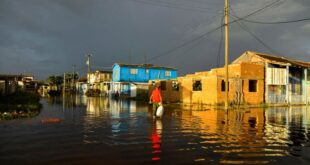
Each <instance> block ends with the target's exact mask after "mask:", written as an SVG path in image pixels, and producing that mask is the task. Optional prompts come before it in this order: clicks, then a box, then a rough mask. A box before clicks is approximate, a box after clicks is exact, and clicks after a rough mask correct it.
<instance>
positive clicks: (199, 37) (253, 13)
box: [149, 0, 280, 61]
mask: <svg viewBox="0 0 310 165" xmlns="http://www.w3.org/2000/svg"><path fill="white" fill-rule="evenodd" d="M278 2H280V0H276V1H274V2H272V3H269V4H267V5H266V6H264V7H262V8H260V9H257V10H256V11H254V12H252V13H250V14H248V15H246V16H244V17H242V18H243V19H244V18H247V17H250V16H253V15H255V14H259V13H260V12H262V11H263V10H265V9H267V8H268V7H271V6H273V5H275V4H276V3H278ZM239 20H241V19H236V20H233V21H230V22H229V23H228V24H232V23H235V22H237V21H239ZM223 26H224V25H221V26H218V27H216V28H214V29H211V30H209V31H207V32H205V33H203V34H202V35H200V36H198V37H196V38H193V39H191V40H189V41H187V42H184V43H182V44H181V45H179V46H176V47H174V48H172V49H170V50H168V51H166V52H164V53H161V54H159V55H157V56H153V57H151V58H149V61H151V60H154V59H157V58H159V57H162V56H166V55H169V54H171V53H172V52H174V51H176V50H178V49H180V48H182V47H184V46H186V45H188V44H190V43H192V42H195V41H197V40H199V39H201V38H203V37H205V36H207V35H209V34H211V33H213V32H215V31H217V30H219V29H220V28H222V27H223Z"/></svg>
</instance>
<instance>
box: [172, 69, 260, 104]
mask: <svg viewBox="0 0 310 165" xmlns="http://www.w3.org/2000/svg"><path fill="white" fill-rule="evenodd" d="M228 68H229V71H230V72H229V73H230V74H229V80H228V83H229V87H228V91H229V102H230V103H233V104H244V103H249V104H260V103H263V95H264V68H263V66H261V65H258V64H251V63H240V64H231V65H229V66H228ZM177 80H178V83H179V86H180V87H179V88H180V101H181V102H183V103H185V104H209V105H221V104H224V102H225V68H216V69H212V70H210V71H206V72H196V73H195V74H189V75H186V76H183V77H179V78H178V79H177Z"/></svg>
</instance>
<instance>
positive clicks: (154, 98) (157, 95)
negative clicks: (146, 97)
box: [152, 89, 161, 103]
mask: <svg viewBox="0 0 310 165" xmlns="http://www.w3.org/2000/svg"><path fill="white" fill-rule="evenodd" d="M160 98H161V94H160V90H159V89H155V90H153V91H152V102H155V103H159V102H161V99H160Z"/></svg>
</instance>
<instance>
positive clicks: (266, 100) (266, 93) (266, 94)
mask: <svg viewBox="0 0 310 165" xmlns="http://www.w3.org/2000/svg"><path fill="white" fill-rule="evenodd" d="M267 78H268V63H267V62H265V103H269V99H268V96H269V88H268V80H267Z"/></svg>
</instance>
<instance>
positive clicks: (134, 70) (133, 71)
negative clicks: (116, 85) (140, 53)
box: [130, 68, 138, 74]
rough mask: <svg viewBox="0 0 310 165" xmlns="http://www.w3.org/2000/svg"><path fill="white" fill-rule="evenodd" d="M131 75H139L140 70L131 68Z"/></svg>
mask: <svg viewBox="0 0 310 165" xmlns="http://www.w3.org/2000/svg"><path fill="white" fill-rule="evenodd" d="M130 74H138V69H135V68H131V69H130Z"/></svg>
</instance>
